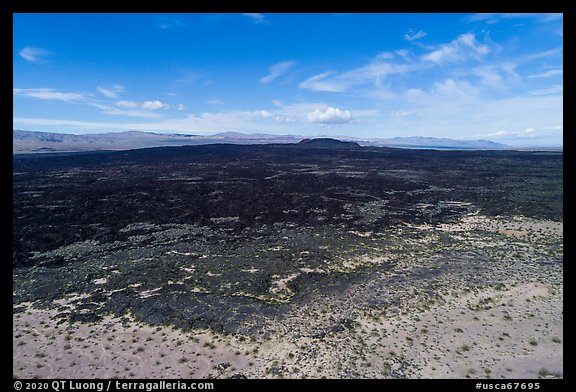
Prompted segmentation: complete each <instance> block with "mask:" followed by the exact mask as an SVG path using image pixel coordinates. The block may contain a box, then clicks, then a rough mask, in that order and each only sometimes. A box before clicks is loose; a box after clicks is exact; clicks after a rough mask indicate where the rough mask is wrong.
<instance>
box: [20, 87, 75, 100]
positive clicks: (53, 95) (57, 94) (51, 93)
mask: <svg viewBox="0 0 576 392" xmlns="http://www.w3.org/2000/svg"><path fill="white" fill-rule="evenodd" d="M12 94H13V95H16V96H21V97H29V98H36V99H42V100H47V101H64V102H78V101H82V100H84V99H85V98H86V96H85V95H84V94H80V93H65V92H61V91H57V90H54V89H51V88H14V89H12Z"/></svg>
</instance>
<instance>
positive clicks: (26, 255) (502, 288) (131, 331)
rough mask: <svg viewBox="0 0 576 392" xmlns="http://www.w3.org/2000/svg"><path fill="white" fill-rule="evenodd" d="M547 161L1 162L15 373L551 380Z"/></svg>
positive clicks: (552, 233) (115, 155) (559, 255)
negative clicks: (9, 213)
mask: <svg viewBox="0 0 576 392" xmlns="http://www.w3.org/2000/svg"><path fill="white" fill-rule="evenodd" d="M562 167H563V155H562V153H556V152H516V151H427V150H398V149H389V148H366V147H360V146H358V145H357V144H355V143H342V142H337V141H331V140H329V139H320V140H312V141H304V142H303V143H300V144H293V145H261V146H257V145H253V146H242V145H206V146H193V147H170V148H153V149H141V150H131V151H119V152H99V153H75V154H47V155H42V156H39V155H19V156H15V157H14V164H13V200H14V211H13V222H14V230H13V281H14V287H13V304H14V305H13V312H14V316H13V317H14V319H13V321H14V322H13V350H14V365H13V373H14V375H15V376H17V377H34V376H36V377H53V378H56V377H58V378H62V377H74V378H86V377H105V378H108V377H127V378H130V377H161V376H169V377H194V378H195V377H198V378H201V377H236V378H241V377H248V378H262V377H266V378H322V377H328V378H464V377H468V378H485V377H497V378H539V377H540V378H550V377H552V378H560V377H563V374H562V372H563V354H562V352H563V351H562V350H563V327H562V326H563V307H562V296H563V278H562V276H563V226H562V221H563V218H562V215H563V199H562V198H563V188H562V177H563V172H562ZM88 354H89V355H88Z"/></svg>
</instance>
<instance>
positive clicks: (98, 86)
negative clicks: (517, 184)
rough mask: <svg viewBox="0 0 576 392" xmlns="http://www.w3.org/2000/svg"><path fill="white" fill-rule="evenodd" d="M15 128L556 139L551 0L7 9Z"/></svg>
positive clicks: (556, 46) (557, 71) (559, 60)
mask: <svg viewBox="0 0 576 392" xmlns="http://www.w3.org/2000/svg"><path fill="white" fill-rule="evenodd" d="M13 62H14V74H13V103H14V112H13V122H14V128H15V129H30V130H43V131H55V132H66V133H77V134H85V133H99V132H108V131H125V130H143V131H155V132H178V133H190V134H213V133H217V132H225V131H238V132H245V133H270V134H297V135H306V136H320V135H324V136H335V137H338V136H351V137H358V138H388V137H396V136H434V137H450V138H455V139H490V140H494V141H498V142H502V143H506V144H510V145H514V146H530V145H539V146H560V145H562V133H563V17H562V15H561V14H15V15H14V53H13Z"/></svg>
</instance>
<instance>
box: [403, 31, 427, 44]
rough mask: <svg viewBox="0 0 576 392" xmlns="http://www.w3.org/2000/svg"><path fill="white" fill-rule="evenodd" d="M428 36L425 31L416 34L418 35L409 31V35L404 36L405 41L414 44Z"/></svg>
mask: <svg viewBox="0 0 576 392" xmlns="http://www.w3.org/2000/svg"><path fill="white" fill-rule="evenodd" d="M427 35H428V33H427V32H425V31H422V30H418V32H416V33H415V32H414V31H413V30H408V33H406V34H404V39H405V40H406V41H410V42H412V41H416V40H418V39H420V38H424V37H426V36H427Z"/></svg>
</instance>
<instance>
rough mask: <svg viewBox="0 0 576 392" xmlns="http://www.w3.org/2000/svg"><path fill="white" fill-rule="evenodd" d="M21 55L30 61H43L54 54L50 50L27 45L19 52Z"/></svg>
mask: <svg viewBox="0 0 576 392" xmlns="http://www.w3.org/2000/svg"><path fill="white" fill-rule="evenodd" d="M18 54H19V55H20V57H22V58H23V59H24V60H26V61H28V62H29V63H41V62H44V61H46V58H47V57H48V56H50V55H51V54H52V52H50V51H49V50H46V49H41V48H33V47H31V46H27V47H25V48H23V49H22V50H20V52H18Z"/></svg>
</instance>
